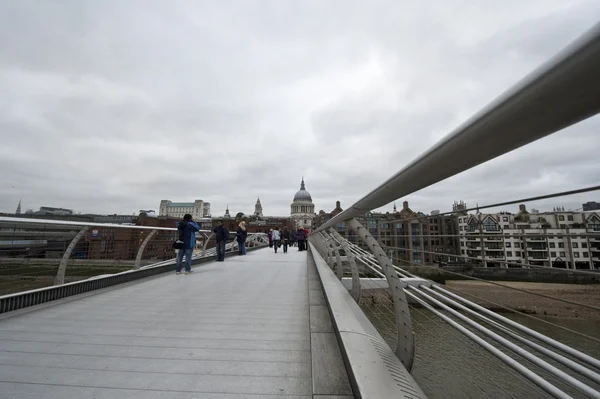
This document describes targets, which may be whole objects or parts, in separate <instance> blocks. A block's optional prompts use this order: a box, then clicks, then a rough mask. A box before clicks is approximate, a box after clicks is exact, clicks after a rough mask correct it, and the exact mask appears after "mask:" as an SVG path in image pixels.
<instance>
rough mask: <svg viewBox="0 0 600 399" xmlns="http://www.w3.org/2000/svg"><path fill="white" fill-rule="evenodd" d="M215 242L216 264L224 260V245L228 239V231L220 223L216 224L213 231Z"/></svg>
mask: <svg viewBox="0 0 600 399" xmlns="http://www.w3.org/2000/svg"><path fill="white" fill-rule="evenodd" d="M214 233H215V240H216V241H217V262H223V261H224V260H225V244H226V243H227V238H229V230H227V228H225V226H223V222H222V221H220V220H219V221H218V222H217V227H216V228H215V229H214Z"/></svg>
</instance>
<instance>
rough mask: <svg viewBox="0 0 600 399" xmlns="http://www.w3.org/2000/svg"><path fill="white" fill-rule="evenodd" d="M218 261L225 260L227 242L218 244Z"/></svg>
mask: <svg viewBox="0 0 600 399" xmlns="http://www.w3.org/2000/svg"><path fill="white" fill-rule="evenodd" d="M217 260H218V261H220V260H225V241H219V242H218V243H217Z"/></svg>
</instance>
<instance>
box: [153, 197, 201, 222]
mask: <svg viewBox="0 0 600 399" xmlns="http://www.w3.org/2000/svg"><path fill="white" fill-rule="evenodd" d="M186 213H189V214H190V215H192V217H193V218H195V219H198V218H203V217H210V203H209V202H204V201H202V200H195V201H194V202H172V201H170V200H162V201H160V208H159V213H158V216H170V217H174V218H182V217H183V216H184V215H185V214H186Z"/></svg>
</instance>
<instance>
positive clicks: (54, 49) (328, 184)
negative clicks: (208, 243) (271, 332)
mask: <svg viewBox="0 0 600 399" xmlns="http://www.w3.org/2000/svg"><path fill="white" fill-rule="evenodd" d="M599 16H600V11H599V7H598V1H597V0H589V1H586V0H529V1H521V0H504V1H497V0H489V1H488V0H485V1H484V0H479V1H466V0H443V1H442V0H439V1H435V2H416V1H400V0H390V1H373V0H369V1H360V2H359V1H348V0H340V1H334V0H328V1H323V0H315V1H306V0H303V1H282V0H273V1H250V0H239V1H223V0H219V1H173V0H170V1H150V0H127V1H122V0H102V1H100V0H94V1H91V0H90V1H88V0H85V1H84V0H62V1H58V0H55V1H50V0H48V1H39V0H6V1H2V2H0V212H1V211H4V212H14V210H15V209H16V206H17V203H18V201H19V199H22V201H23V210H25V209H27V208H33V209H34V210H37V209H38V208H39V207H40V206H55V207H65V208H72V209H74V210H75V211H78V212H94V213H123V214H131V213H133V212H136V211H138V210H140V209H156V210H158V205H159V202H160V200H161V199H171V200H173V201H193V200H194V199H203V200H205V201H209V202H211V207H212V213H213V215H222V214H223V213H224V211H225V206H226V205H227V204H229V208H230V210H231V212H232V213H237V212H239V211H242V212H246V213H248V212H252V211H253V209H254V204H255V202H256V198H257V197H258V196H260V199H261V201H262V204H263V208H264V213H265V214H266V215H285V214H289V205H290V202H291V200H292V198H293V196H294V193H295V192H296V191H297V190H298V189H299V185H300V179H301V177H302V176H304V178H305V181H306V188H307V190H308V191H309V192H310V193H311V194H312V198H313V201H314V203H315V206H316V209H317V211H318V210H320V209H324V210H326V211H331V210H332V209H333V208H334V206H335V201H336V200H340V201H341V202H342V207H345V206H348V205H350V204H351V203H353V202H354V201H356V200H357V199H359V198H360V197H362V196H363V195H364V194H366V193H367V192H368V191H370V190H372V189H373V188H375V187H376V186H377V185H379V184H380V183H381V182H382V181H383V180H385V179H386V178H388V177H389V176H390V175H392V174H393V173H395V172H396V171H397V170H398V169H400V168H401V167H402V166H404V165H406V164H407V163H408V162H410V161H411V160H412V159H414V158H415V157H417V156H418V155H419V154H421V153H422V152H423V151H425V150H426V149H427V148H428V147H429V146H431V145H432V144H434V143H435V142H437V141H438V140H439V139H440V138H441V137H443V136H444V135H446V134H447V133H448V132H450V131H451V130H452V129H453V128H454V127H456V126H457V125H459V124H460V123H461V122H462V121H464V120H465V119H467V118H468V117H469V116H471V115H472V114H473V113H475V112H476V111H478V110H479V109H480V108H482V107H483V106H485V105H486V104H487V103H489V102H490V101H491V100H493V99H494V98H495V97H496V96H498V95H499V94H500V93H502V92H503V91H504V90H506V89H507V88H508V87H509V86H510V85H512V84H514V83H515V82H517V81H518V80H519V79H520V78H522V77H523V76H524V75H526V74H527V73H529V72H530V71H531V70H533V69H534V68H535V67H537V66H538V65H539V64H540V63H542V62H544V61H545V60H546V59H548V58H549V57H551V56H552V55H554V54H555V53H556V52H557V51H559V50H560V49H561V48H563V47H564V46H565V45H567V44H568V43H569V42H571V41H572V40H573V39H574V38H576V37H577V36H579V35H580V34H581V33H583V32H584V31H585V30H587V29H588V28H589V27H591V26H592V25H593V24H594V23H595V22H596V21H597V20H598V17H599ZM565 101H568V99H565ZM599 130H600V118H598V117H595V118H591V119H589V120H587V121H585V122H583V123H581V124H579V125H576V126H574V127H571V128H569V129H566V130H564V131H562V132H559V133H557V134H555V135H553V136H551V137H548V138H545V139H543V140H540V141H538V142H536V143H534V144H532V145H530V146H528V147H526V148H523V149H520V150H518V151H515V152H513V153H511V154H509V155H508V156H505V157H502V158H500V159H497V160H494V161H492V162H489V163H487V164H485V165H481V166H479V167H477V168H475V169H473V170H471V171H468V172H465V173H463V174H461V175H459V176H456V177H454V178H451V179H448V180H447V181H445V182H443V183H440V184H438V185H437V186H435V187H433V188H430V189H426V190H424V191H422V192H420V193H417V194H415V195H412V196H410V197H408V201H409V202H410V205H411V207H412V208H413V210H420V211H424V212H430V211H431V210H432V209H439V210H441V211H447V210H450V209H451V206H452V202H453V201H455V200H461V199H462V200H465V201H467V204H468V205H474V204H475V203H476V202H478V203H479V204H486V203H490V202H492V203H493V202H497V201H503V200H510V199H515V198H519V197H527V196H532V195H537V194H545V193H550V192H555V191H561V190H567V189H575V188H581V187H584V186H588V185H593V184H599V183H600V174H599V173H598V171H599V170H600V156H599V155H598V154H600V140H599V138H598V137H599ZM402 200H403V199H400V200H399V201H398V206H401V202H402ZM587 200H597V201H600V193H597V192H596V193H590V194H587V195H581V196H577V197H573V198H566V199H556V200H552V201H549V202H545V203H541V204H540V203H538V204H531V205H533V206H537V207H540V208H542V209H551V208H552V206H553V205H564V206H565V207H567V208H572V209H576V208H580V207H581V203H582V202H585V201H587ZM515 209H516V207H515ZM383 210H391V205H390V206H388V207H386V208H383Z"/></svg>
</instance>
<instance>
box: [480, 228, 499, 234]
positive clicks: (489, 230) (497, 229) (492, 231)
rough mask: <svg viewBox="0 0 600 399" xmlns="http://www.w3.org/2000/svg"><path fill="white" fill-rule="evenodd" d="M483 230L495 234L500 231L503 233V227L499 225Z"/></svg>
mask: <svg viewBox="0 0 600 399" xmlns="http://www.w3.org/2000/svg"><path fill="white" fill-rule="evenodd" d="M483 232H484V233H492V234H493V233H496V234H498V233H502V229H501V228H499V227H496V228H488V229H483Z"/></svg>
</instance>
